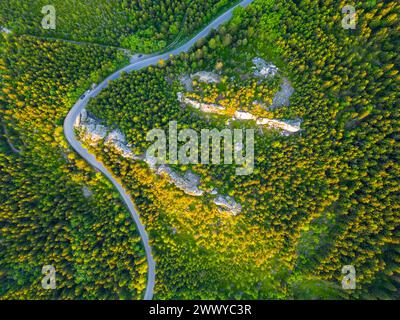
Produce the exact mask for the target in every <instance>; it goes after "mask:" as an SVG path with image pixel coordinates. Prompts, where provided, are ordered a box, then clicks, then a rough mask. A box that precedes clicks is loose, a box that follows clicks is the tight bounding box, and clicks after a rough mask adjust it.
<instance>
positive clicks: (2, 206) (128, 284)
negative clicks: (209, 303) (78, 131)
mask: <svg viewBox="0 0 400 320" xmlns="http://www.w3.org/2000/svg"><path fill="white" fill-rule="evenodd" d="M1 48H2V52H1V60H0V77H1V87H0V106H1V111H0V119H1V125H2V127H1V137H0V180H1V190H0V199H1V201H0V232H1V242H0V248H1V249H0V279H1V286H0V296H1V298H3V299H27V298H31V299H45V298H47V299H49V298H51V299H82V298H83V299H105V298H108V299H117V298H120V299H141V298H142V296H143V292H144V289H145V287H146V279H147V264H146V257H145V254H144V250H143V248H142V244H141V239H140V237H139V235H138V234H137V232H136V227H135V224H134V223H133V221H132V219H131V217H130V214H129V212H128V211H127V210H126V209H125V207H124V205H123V203H122V201H121V200H120V199H119V194H118V193H117V192H116V191H115V190H114V189H113V186H112V185H111V183H109V182H108V181H107V180H106V179H105V178H103V177H102V176H101V175H100V174H99V173H96V172H94V170H92V169H91V168H90V167H89V166H88V165H87V164H86V163H85V162H84V161H83V160H82V159H79V158H78V157H77V156H76V155H75V154H74V153H73V151H72V150H71V149H70V148H69V147H68V146H67V144H66V142H65V140H64V137H63V134H62V122H63V118H64V117H65V116H66V113H67V112H68V110H69V108H71V106H72V104H73V103H74V101H75V100H77V98H78V97H79V95H80V94H81V93H82V91H83V90H85V88H87V87H88V86H89V85H90V84H91V83H92V82H96V81H98V80H99V79H101V78H103V77H104V76H105V75H107V74H108V73H110V72H111V71H112V70H114V69H116V68H118V67H119V66H120V65H122V64H125V63H126V57H124V56H123V55H122V54H121V53H120V52H118V51H116V50H113V49H103V48H100V47H98V46H85V47H81V46H77V45H73V44H65V43H62V42H45V41H40V40H37V39H35V38H31V37H14V36H12V37H7V38H4V39H2V42H1ZM44 66H45V67H44ZM44 265H53V266H54V268H55V270H56V281H57V282H56V285H57V290H43V289H42V286H41V280H42V278H43V277H44V275H43V274H42V273H41V272H42V267H43V266H44Z"/></svg>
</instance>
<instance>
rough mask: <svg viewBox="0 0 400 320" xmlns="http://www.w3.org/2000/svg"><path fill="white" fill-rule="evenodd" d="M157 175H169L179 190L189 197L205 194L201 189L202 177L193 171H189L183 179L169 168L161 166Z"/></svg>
mask: <svg viewBox="0 0 400 320" xmlns="http://www.w3.org/2000/svg"><path fill="white" fill-rule="evenodd" d="M157 173H158V174H160V175H163V174H164V175H167V176H168V177H169V178H170V180H171V181H172V182H173V183H174V184H175V186H176V187H177V188H179V189H181V190H182V191H183V192H185V193H186V194H188V195H191V196H195V197H199V196H202V195H203V194H204V191H203V190H200V189H199V185H200V177H199V176H197V175H195V174H194V173H192V172H191V171H187V172H186V173H185V174H184V176H183V177H182V176H180V175H179V174H177V173H176V172H174V171H173V170H172V169H171V168H169V167H168V166H166V165H161V166H160V167H159V168H158V169H157Z"/></svg>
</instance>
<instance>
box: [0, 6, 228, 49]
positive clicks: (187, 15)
mask: <svg viewBox="0 0 400 320" xmlns="http://www.w3.org/2000/svg"><path fill="white" fill-rule="evenodd" d="M46 5H49V3H48V1H47V0H36V1H34V2H32V1H26V0H2V1H1V2H0V25H1V26H6V27H9V28H10V29H12V30H14V31H15V32H17V33H19V34H30V35H38V36H42V37H56V38H63V39H69V40H75V41H87V42H94V43H101V44H108V45H114V46H120V47H125V48H128V49H132V51H134V52H142V53H149V52H153V51H158V50H162V49H164V48H165V47H166V46H167V45H169V44H170V43H172V42H173V41H174V42H175V41H179V40H182V39H183V38H184V37H186V36H188V35H189V34H192V33H193V32H195V31H196V30H197V29H199V28H200V27H201V26H202V25H203V24H204V23H206V22H208V21H210V20H211V19H212V17H215V16H216V15H217V14H218V13H220V12H222V11H223V10H225V9H227V8H228V7H230V6H231V5H232V1H231V2H230V1H227V0H206V1H204V0H185V1H182V0H162V1H152V0H140V1H128V0H111V1H104V0H102V1H99V0H55V1H52V3H51V5H52V6H54V8H55V10H56V28H55V29H54V30H53V29H43V28H42V19H43V18H44V16H45V14H42V8H43V7H44V6H46Z"/></svg>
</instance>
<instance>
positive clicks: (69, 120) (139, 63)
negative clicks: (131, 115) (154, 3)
mask: <svg viewBox="0 0 400 320" xmlns="http://www.w3.org/2000/svg"><path fill="white" fill-rule="evenodd" d="M251 2H253V0H244V1H242V2H240V3H239V4H237V5H236V6H234V7H232V8H231V9H230V10H228V11H227V12H225V13H224V14H222V15H221V16H219V17H218V18H217V19H215V20H214V21H212V22H211V23H210V24H209V25H208V26H207V27H205V28H204V29H203V30H202V31H201V32H200V33H198V34H197V35H196V36H194V37H193V38H192V39H191V40H189V41H188V42H187V43H185V44H184V45H182V46H181V47H179V48H177V49H175V50H171V51H170V52H166V53H163V54H160V55H153V56H150V57H144V58H141V59H136V61H131V64H130V65H128V66H126V67H124V68H122V69H120V70H118V71H116V72H115V73H113V74H112V75H110V76H109V77H107V78H106V79H105V80H104V81H103V82H102V83H100V84H99V85H98V86H97V87H96V88H95V89H94V90H92V91H91V92H90V93H88V94H87V95H86V96H85V98H84V99H80V100H78V102H77V103H76V104H75V105H74V106H73V107H72V109H71V110H70V111H69V113H68V115H67V117H66V118H65V121H64V135H65V137H66V139H67V140H68V142H69V144H70V145H71V147H72V148H73V149H74V150H75V151H76V152H77V153H78V154H79V155H80V156H81V157H82V158H84V159H85V160H86V161H87V162H88V163H89V164H90V165H91V166H92V167H94V168H96V169H98V170H99V171H101V172H102V173H103V174H104V175H105V176H106V177H107V178H108V179H109V180H110V181H111V182H112V183H113V185H114V186H115V187H116V188H117V190H118V192H119V193H120V195H121V197H122V199H123V200H124V202H125V204H126V206H127V207H128V209H129V212H130V213H131V215H132V218H133V220H134V221H135V223H136V226H137V229H138V231H139V234H140V236H141V238H142V241H143V245H144V248H145V251H146V256H147V264H148V276H147V288H146V292H145V295H144V299H145V300H151V299H152V298H153V290H154V284H155V267H156V266H155V262H154V259H153V255H152V250H151V247H150V245H149V237H148V235H147V232H146V230H145V228H144V226H143V224H142V222H141V221H140V217H139V215H138V213H137V210H136V208H135V205H134V204H133V201H132V199H131V197H130V196H129V194H128V193H127V191H126V190H125V188H124V187H123V186H122V185H121V183H119V182H118V181H117V180H116V179H115V178H114V177H113V176H112V173H111V172H110V171H109V170H108V169H107V168H106V167H105V166H104V165H103V164H102V163H101V162H99V161H97V160H96V157H95V156H94V155H93V154H91V153H89V152H88V150H87V149H85V148H83V147H82V145H81V143H80V142H79V141H78V140H77V138H76V136H75V132H74V123H75V120H76V118H77V117H78V115H79V114H80V112H81V111H82V109H84V108H85V107H86V105H87V103H88V101H89V99H90V98H94V97H96V96H97V95H98V94H99V93H100V92H101V91H102V90H103V89H104V88H106V87H107V86H108V84H109V82H110V81H112V80H115V79H117V78H119V77H120V76H121V73H122V72H132V71H135V70H140V69H143V68H146V67H148V66H151V65H156V64H157V63H158V61H159V60H160V59H163V60H168V59H169V58H170V56H171V55H176V54H179V53H181V52H187V51H189V49H190V48H191V47H192V46H193V45H194V44H195V43H196V41H197V40H199V39H200V38H203V37H205V36H207V35H208V33H209V32H210V31H211V30H212V29H216V28H218V26H220V25H221V24H222V23H224V22H226V21H228V20H229V19H231V17H232V11H233V10H234V9H235V8H236V7H237V6H242V7H246V6H247V5H249V4H250V3H251Z"/></svg>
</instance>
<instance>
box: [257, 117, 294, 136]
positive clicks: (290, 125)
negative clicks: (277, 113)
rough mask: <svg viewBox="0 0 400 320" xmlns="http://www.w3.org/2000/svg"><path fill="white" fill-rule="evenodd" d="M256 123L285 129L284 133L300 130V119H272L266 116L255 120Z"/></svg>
mask: <svg viewBox="0 0 400 320" xmlns="http://www.w3.org/2000/svg"><path fill="white" fill-rule="evenodd" d="M256 124H258V125H261V126H268V127H270V128H274V129H280V130H283V131H285V132H286V133H296V132H299V131H300V130H301V128H300V125H301V120H286V121H282V120H274V119H267V118H259V119H257V120H256Z"/></svg>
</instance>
